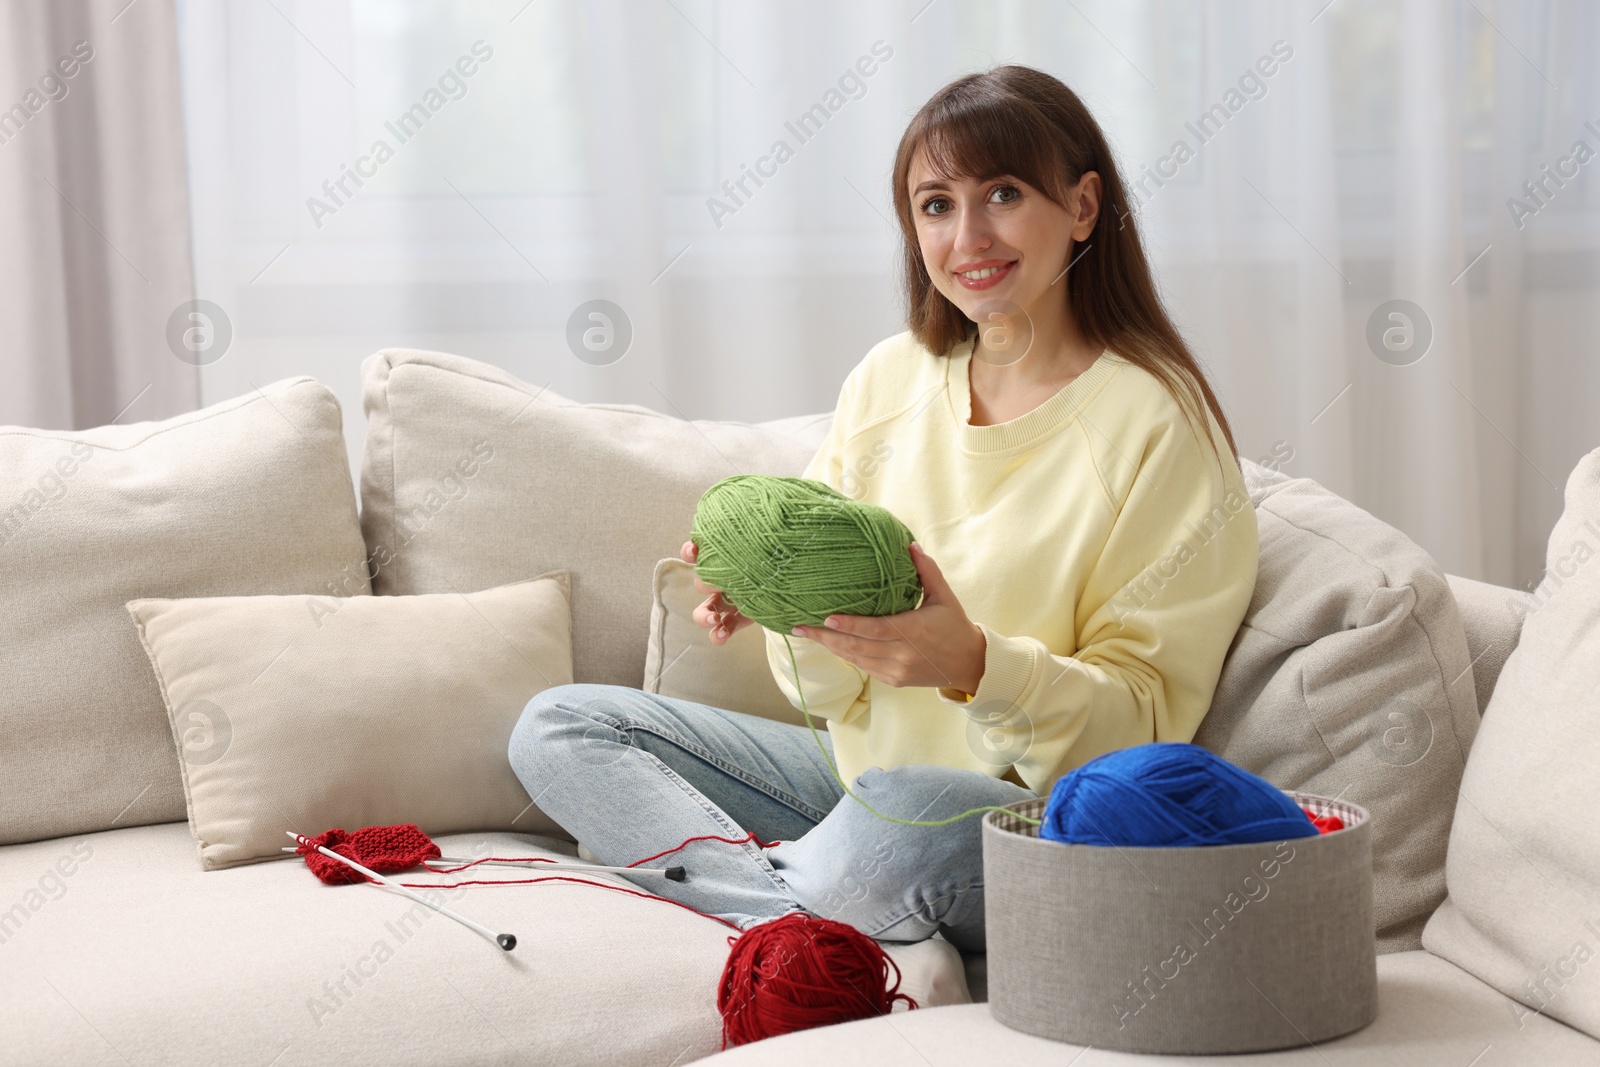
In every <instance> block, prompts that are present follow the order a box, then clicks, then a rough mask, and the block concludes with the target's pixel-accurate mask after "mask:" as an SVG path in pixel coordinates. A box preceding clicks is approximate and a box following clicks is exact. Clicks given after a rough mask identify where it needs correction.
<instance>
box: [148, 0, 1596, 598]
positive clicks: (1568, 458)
mask: <svg viewBox="0 0 1600 1067" xmlns="http://www.w3.org/2000/svg"><path fill="white" fill-rule="evenodd" d="M180 27H181V35H182V44H183V54H184V93H185V106H186V113H187V120H186V121H187V126H188V135H189V154H190V175H191V185H192V196H193V217H194V221H195V260H196V270H197V285H198V288H199V295H200V296H201V297H203V298H208V299H211V300H213V301H215V302H216V303H217V304H219V305H220V306H221V307H223V308H224V309H225V310H226V312H227V314H228V315H229V316H230V318H231V320H232V326H233V329H234V340H233V343H232V348H231V349H230V351H229V352H228V353H227V354H226V355H225V356H224V357H223V358H221V359H218V360H217V361H216V362H214V363H210V364H208V365H206V366H205V367H203V368H202V390H203V393H204V396H205V399H206V400H207V401H208V402H209V401H211V400H215V399H219V398H221V397H224V396H230V395H234V394H236V393H239V392H242V391H245V390H247V389H249V388H250V387H251V386H252V385H254V384H260V383H261V382H263V381H270V380H273V379H275V378H279V377H284V376H287V375H291V374H313V375H315V376H317V377H318V378H320V379H322V380H323V381H325V382H327V383H328V384H329V385H331V386H333V387H334V388H335V389H336V390H337V391H338V392H339V393H340V395H341V397H342V399H343V400H344V403H345V409H346V420H347V424H348V426H349V430H350V447H351V455H352V461H354V459H355V458H356V456H357V455H358V454H359V448H360V437H361V432H362V420H361V415H360V405H359V390H358V387H357V381H358V372H357V368H358V365H359V362H360V360H361V359H362V357H364V356H365V355H366V354H367V353H369V352H370V351H372V350H374V349H376V348H379V347H383V346H392V345H408V346H416V347H431V348H439V349H444V350H447V351H453V352H458V353H460V354H463V355H467V356H471V357H474V358H478V359H483V360H486V361H489V362H492V363H496V364H498V365H500V366H503V367H505V368H507V369H508V370H510V371H511V372H513V373H515V374H518V375H520V376H522V377H524V378H527V379H529V380H531V381H534V382H536V383H538V384H541V385H545V384H548V385H549V386H550V387H551V388H553V389H555V390H556V391H557V392H560V393H563V394H565V395H567V396H571V397H573V398H575V399H580V400H593V401H614V402H629V403H639V404H644V405H648V406H650V407H653V408H655V409H657V410H660V411H663V412H666V413H668V414H672V415H676V416H679V417H684V418H730V419H746V420H755V419H765V418H773V417H778V416H782V415H793V414H801V413H807V412H812V411H820V410H826V409H829V408H831V407H832V404H833V402H834V400H835V398H836V395H837V390H838V386H839V382H840V381H841V379H842V378H843V375H844V373H845V372H846V371H847V370H848V369H849V368H850V367H851V366H853V365H854V364H855V363H856V362H857V361H858V360H859V359H860V358H861V356H862V355H863V354H864V353H865V352H866V350H867V348H868V347H870V346H871V345H872V344H873V343H875V342H876V341H878V340H880V339H881V338H883V337H885V336H887V335H889V334H891V333H894V332H897V331H898V330H900V329H902V328H903V323H904V319H903V311H902V309H901V306H900V302H899V294H898V288H897V286H898V279H897V276H896V271H897V254H898V245H897V242H898V240H899V237H898V231H897V228H896V227H895V226H894V224H893V222H892V211H891V206H890V199H889V190H888V188H887V181H888V169H889V167H890V164H891V162H892V156H893V151H894V147H895V144H896V142H897V140H898V138H899V136H900V133H901V131H902V130H903V129H904V127H905V124H906V122H907V121H908V120H909V118H910V116H911V114H912V113H913V112H914V111H915V109H916V108H917V107H918V106H919V105H920V104H921V103H922V102H923V101H924V100H925V99H927V97H928V96H929V95H930V94H931V93H932V92H933V91H934V90H936V89H937V88H938V87H939V86H940V85H942V84H944V83H945V82H947V81H949V80H950V79H951V78H953V77H956V76H958V75H960V74H962V73H964V72H967V71H970V70H976V69H984V68H987V67H989V66H992V65H994V64H998V63H1004V62H1019V63H1026V64H1029V65H1032V66H1036V67H1040V68H1042V69H1044V70H1047V71H1050V72H1051V73H1053V74H1055V75H1057V76H1058V77H1060V78H1062V80H1064V81H1065V82H1066V83H1067V84H1068V85H1070V86H1072V87H1073V88H1074V89H1075V90H1076V91H1077V92H1078V93H1079V94H1080V95H1081V96H1082V97H1083V98H1084V100H1085V102H1086V103H1088V105H1089V106H1090V108H1091V109H1092V110H1093V111H1094V113H1095V114H1096V116H1097V117H1098V118H1099V119H1100V121H1101V123H1102V125H1103V126H1104V127H1105V129H1106V132H1107V134H1108V136H1109V137H1110V139H1111V141H1112V143H1113V146H1114V148H1115V149H1116V151H1117V153H1118V156H1119V162H1120V164H1121V166H1122V168H1123V171H1124V175H1125V177H1126V178H1127V179H1128V180H1129V181H1133V182H1138V183H1139V194H1138V200H1139V207H1138V211H1137V217H1138V219H1139V222H1140V224H1141V226H1142V227H1143V229H1144V233H1145V237H1146V241H1147V243H1148V245H1149V248H1150V251H1151V254H1152V257H1153V259H1154V262H1155V263H1156V266H1157V270H1158V273H1159V282H1160V284H1161V286H1162V288H1163V291H1164V293H1165V295H1166V297H1167V299H1168V302H1169V306H1170V308H1171V310H1172V311H1173V313H1174V315H1175V317H1176V318H1177V319H1178V321H1179V323H1180V325H1181V327H1182V328H1183V330H1184V332H1185V335H1186V336H1187V337H1188V338H1189V339H1190V341H1191V343H1192V344H1193V345H1194V346H1195V348H1196V350H1197V351H1198V352H1199V353H1200V355H1201V358H1202V359H1203V361H1204V362H1205V364H1206V366H1207V368H1208V370H1209V373H1210V374H1211V375H1212V378H1213V382H1214V384H1215V385H1216V387H1217V388H1218V391H1219V393H1220V395H1221V397H1222V399H1223V402H1224V404H1225V406H1226V409H1227V411H1228V413H1229V416H1230V418H1231V419H1232V421H1233V424H1234V427H1235V430H1236V433H1237V435H1238V437H1239V441H1240V447H1241V450H1242V452H1243V453H1244V454H1245V455H1247V456H1249V457H1251V458H1255V459H1258V460H1261V461H1262V462H1270V463H1273V464H1275V465H1277V466H1279V467H1281V468H1282V469H1284V470H1286V471H1287V472H1289V473H1291V474H1294V475H1301V476H1306V477H1311V478H1315V479H1317V480H1318V481H1321V482H1322V483H1324V484H1326V485H1327V486H1329V487H1330V488H1332V489H1334V490H1335V491H1337V492H1339V493H1341V494H1343V495H1345V496H1347V497H1348V498H1350V499H1352V500H1354V501H1355V502H1357V503H1358V504H1360V505H1362V506H1363V507H1365V508H1367V509H1368V510H1370V511H1372V512H1373V513H1374V514H1377V515H1379V516H1380V517H1382V518H1384V519H1386V520H1388V521H1390V522H1393V523H1394V524H1395V525H1397V526H1399V527H1400V528H1401V529H1403V530H1405V531H1406V532H1407V533H1408V534H1410V535H1411V536H1412V537H1413V538H1415V539H1416V540H1417V541H1418V542H1419V543H1421V544H1422V545H1423V546H1424V547H1425V548H1427V549H1428V550H1429V551H1430V552H1432V553H1433V554H1434V555H1435V556H1436V557H1437V558H1438V559H1439V560H1440V562H1441V563H1442V564H1443V565H1444V566H1445V568H1446V569H1447V570H1449V571H1451V572H1453V573H1457V574H1463V575H1468V576H1474V577H1481V578H1485V579H1488V580H1492V581H1497V582H1501V583H1503V584H1510V585H1531V584H1532V583H1533V582H1535V581H1536V580H1537V579H1538V578H1539V576H1540V570H1541V565H1542V556H1543V544H1544V540H1545V538H1546V537H1547V536H1548V531H1549V529H1550V527H1551V525H1552V524H1553V522H1554V519H1555V516H1556V515H1557V514H1558V513H1559V510H1560V504H1561V499H1560V489H1561V487H1562V485H1563V484H1564V480H1565V477H1566V475H1567V473H1568V471H1570V470H1571V468H1572V466H1573V464H1574V463H1575V462H1576V460H1577V458H1578V457H1579V456H1580V455H1582V454H1583V453H1584V452H1586V451H1588V450H1589V449H1592V448H1594V447H1596V446H1597V445H1600V360H1597V359H1596V321H1595V317H1596V312H1595V308H1596V305H1597V302H1596V300H1595V297H1596V296H1597V295H1600V294H1597V288H1600V226H1597V222H1600V213H1597V211H1596V198H1595V194H1594V192H1593V188H1594V178H1593V177H1592V175H1591V174H1590V173H1589V172H1590V171H1591V170H1597V169H1600V167H1591V166H1589V165H1588V157H1589V155H1593V154H1594V153H1595V152H1597V151H1600V85H1597V84H1596V80H1595V78H1596V75H1595V69H1594V68H1595V64H1594V63H1593V57H1594V55H1595V54H1597V52H1600V11H1597V10H1596V9H1594V8H1593V7H1592V6H1590V5H1587V4H1582V3H1577V2H1555V0H1551V2H1539V0H1531V2H1526V3H1509V2H1504V0H1501V2H1498V3H1497V2H1494V0H1453V2H1440V0H1401V2H1398V3H1391V2H1387V0H1334V2H1332V3H1328V2H1327V0H1307V2H1304V3H1293V4H1290V3H1274V2H1266V0H1256V2H1222V0H1207V2H1204V3H1200V4H1195V3H1191V2H1189V0H1170V2H1167V0H1136V2H1135V0H1078V2H1076V3H1072V4H1060V3H1054V2H1049V3H1047V2H1043V0H1041V2H1037V3H1028V2H1023V0H994V2H958V0H932V2H931V3H930V2H929V0H876V2H875V0H854V2H850V3H807V4H804V5H795V4H779V3H761V4H747V3H732V2H727V0H636V2H635V0H630V2H624V0H595V2H590V3H584V4H565V3H557V2H555V0H533V2H531V3H529V2H527V0H499V2H490V0H480V2H459V3H452V4H448V5H443V4H433V3H427V2H424V0H381V2H380V0H340V2H333V0H270V2H268V0H234V2H217V3H213V2H206V3H198V2H194V0H190V2H187V3H180ZM469 68H470V69H471V71H472V73H470V74H467V73H465V71H466V70H468V69H469ZM452 71H455V72H458V73H456V74H454V75H452V74H451V72H452ZM869 72H870V73H869ZM418 105H420V106H421V108H422V110H421V111H420V112H418V111H417V107H418ZM814 107H820V109H821V110H820V111H816V110H813V108H814ZM408 114H409V115H411V116H412V122H411V125H409V126H408V125H405V124H403V123H400V124H399V125H396V124H397V123H398V122H399V120H401V119H402V117H403V116H406V115H408ZM807 114H810V115H812V116H813V117H812V120H811V125H809V126H806V125H802V124H801V121H800V120H801V117H802V116H804V115H807ZM817 116H821V117H820V118H819V117H817ZM1586 123H1588V125H1586ZM400 135H405V136H404V137H402V136H400ZM380 141H381V142H384V143H385V144H386V145H387V147H388V148H389V149H390V154H389V155H387V156H384V157H383V158H382V159H381V160H379V159H377V158H375V156H374V151H375V149H376V148H377V144H378V142H380ZM780 141H781V142H785V144H786V147H787V151H786V152H782V151H777V142H780ZM1179 142H1183V143H1184V145H1185V146H1186V148H1187V151H1186V152H1178V151H1176V148H1177V145H1178V143H1179ZM1578 142H1583V143H1584V144H1585V145H1586V146H1587V148H1586V150H1585V151H1579V150H1578V149H1577V143H1578ZM1579 156H1582V159H1581V160H1580V159H1578V157H1579ZM363 159H365V160H366V162H362V160H363ZM1546 165H1548V167H1549V168H1550V169H1549V170H1546V169H1544V168H1545V167H1546ZM350 171H359V172H360V176H361V183H360V184H359V186H358V185H357V184H356V183H355V181H354V179H353V178H351V177H348V176H347V175H348V173H349V172H350ZM752 171H753V172H755V177H752V176H751V174H752ZM758 178H759V180H757V179H758ZM1524 183H1532V184H1531V185H1530V186H1528V187H1525V186H1524ZM730 190H731V191H730ZM314 201H315V202H314ZM1519 202H1520V205H1521V206H1519ZM319 204H320V206H319ZM602 299H603V300H608V301H611V302H612V303H613V304H615V305H617V306H618V307H620V308H621V310H622V313H623V315H625V317H626V324H627V327H628V328H629V330H630V331H631V342H630V343H629V347H628V348H627V351H626V353H625V355H622V356H621V357H620V358H616V351H617V350H616V348H615V347H613V349H612V350H610V351H609V352H606V353H601V354H599V355H596V354H595V353H593V352H588V351H585V350H583V348H582V346H581V345H578V346H574V345H573V344H570V343H569V327H570V328H572V329H574V330H576V333H575V334H573V335H574V336H577V335H579V334H581V333H582V330H583V329H584V328H586V327H589V326H591V325H592V324H594V323H598V322H601V321H602V320H592V319H589V318H588V317H587V309H584V308H583V307H582V306H583V305H585V304H586V303H587V302H589V301H593V300H602ZM1395 302H1403V303H1395ZM1394 316H1398V317H1394ZM574 323H576V325H575V326H574ZM612 325H613V326H614V327H617V326H618V325H619V323H615V322H614V323H613V324H612ZM617 336H619V335H617V334H613V339H614V340H615V338H616V337H617ZM1385 337H1387V339H1388V340H1387V342H1385ZM1424 338H1427V341H1426V347H1425V348H1424V343H1423V339H1424Z"/></svg>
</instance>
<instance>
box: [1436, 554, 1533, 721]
mask: <svg viewBox="0 0 1600 1067" xmlns="http://www.w3.org/2000/svg"><path fill="white" fill-rule="evenodd" d="M1445 577H1446V578H1447V579H1449V582H1450V592H1452V593H1453V594H1455V598H1456V607H1457V608H1459V609H1460V611H1461V624H1462V626H1464V627H1465V628H1466V631H1467V651H1468V652H1470V653H1471V654H1472V679H1473V683H1474V685H1476V687H1477V690H1478V714H1480V715H1482V714H1483V711H1484V709H1485V708H1487V707H1488V706H1489V695H1490V694H1491V693H1493V692H1494V686H1495V682H1497V681H1499V679H1500V668H1501V667H1503V666H1505V662H1506V657H1507V656H1509V655H1511V650H1512V649H1514V648H1516V647H1517V638H1518V637H1520V636H1521V634H1522V620H1523V619H1524V618H1526V617H1527V614H1528V612H1529V611H1530V610H1532V608H1533V603H1534V601H1533V594H1532V593H1527V592H1524V591H1522V590H1520V589H1511V588H1509V587H1507V586H1503V585H1491V584H1490V583H1488V582H1480V581H1477V580H1476V579H1474V578H1462V577H1459V576H1457V575H1454V574H1447V575H1445Z"/></svg>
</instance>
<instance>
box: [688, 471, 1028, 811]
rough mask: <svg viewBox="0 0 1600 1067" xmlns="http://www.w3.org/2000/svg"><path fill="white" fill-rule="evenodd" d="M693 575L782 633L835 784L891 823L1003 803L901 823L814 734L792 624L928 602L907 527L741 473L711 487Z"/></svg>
mask: <svg viewBox="0 0 1600 1067" xmlns="http://www.w3.org/2000/svg"><path fill="white" fill-rule="evenodd" d="M690 537H691V539H692V540H693V541H694V543H695V573H696V574H698V575H699V577H700V580H701V581H703V582H705V583H706V584H707V585H709V586H711V587H712V588H714V589H720V590H722V595H723V599H724V600H726V601H727V602H728V603H729V604H731V605H733V606H734V607H735V608H737V609H739V612H740V614H742V615H744V616H745V617H746V618H748V619H750V620H752V621H753V622H755V623H757V624H759V625H761V626H763V627H765V628H767V629H769V630H772V631H775V632H776V633H778V634H781V635H782V636H783V643H784V645H785V647H786V648H788V650H789V662H790V664H791V665H792V666H793V667H794V679H795V690H796V692H797V693H798V694H799V696H800V712H801V714H802V715H804V716H805V720H806V726H808V727H809V728H810V729H811V735H812V737H814V738H816V742H817V748H818V749H820V750H821V751H822V758H823V760H824V761H825V762H826V763H827V764H828V767H829V769H830V770H832V771H833V777H834V779H835V780H836V781H837V782H838V783H839V787H840V788H841V789H842V790H844V793H845V795H846V796H849V797H850V798H852V799H853V800H855V801H856V802H857V803H859V804H860V805H861V806H862V807H864V808H866V809H867V810H868V811H869V812H871V813H872V814H873V815H876V816H877V817H878V818H880V819H883V820H884V821H885V822H896V823H902V824H904V825H906V826H946V825H949V824H950V823H953V822H958V821H960V820H961V819H965V818H967V817H968V816H971V815H981V814H982V813H984V812H986V811H1005V812H1008V813H1009V814H1011V815H1012V816H1013V817H1015V818H1017V819H1020V820H1022V821H1023V822H1026V823H1031V824H1032V825H1035V826H1037V825H1039V824H1040V823H1041V822H1042V820H1040V819H1034V818H1030V817H1028V816H1025V815H1022V814H1020V813H1018V812H1015V811H1012V810H1011V809H1009V808H1005V807H1002V806H999V805H989V806H986V807H981V808H972V809H971V810H969V811H964V812H961V813H960V814H959V815H952V816H950V817H949V818H948V819H899V818H895V817H894V816H892V815H885V814H883V813H882V812H880V811H878V810H877V809H875V808H873V807H872V805H870V804H868V803H867V802H866V801H864V800H862V799H861V798H860V797H858V796H856V795H855V793H853V792H851V791H850V787H849V786H848V785H846V784H845V780H844V777H843V776H842V775H840V773H839V767H838V765H837V764H836V763H834V762H833V757H831V756H830V755H829V754H828V749H827V746H825V745H823V743H822V735H821V734H820V733H818V732H817V727H816V723H814V722H813V721H812V719H811V711H810V709H809V708H807V707H806V697H805V693H804V692H802V691H801V690H800V666H799V664H798V663H797V662H796V661H795V656H794V646H793V645H792V644H790V642H789V635H790V634H791V633H792V632H793V631H794V628H795V627H796V626H821V625H822V621H823V620H824V619H825V618H827V617H828V616H829V615H834V614H839V615H897V614H899V613H900V612H903V611H911V610H912V609H914V608H915V607H916V606H917V605H918V603H919V602H920V601H921V599H922V579H921V577H920V576H918V574H917V566H916V564H915V563H914V562H912V559H911V552H910V546H911V542H912V540H913V538H912V535H911V531H910V530H909V529H907V528H906V525H905V524H904V523H903V522H901V521H900V520H899V519H897V518H895V516H894V514H893V513H892V512H890V511H889V510H888V509H887V508H882V507H879V506H878V505H876V504H866V503H861V502H859V501H855V500H851V499H850V498H849V497H847V496H845V495H844V494H843V493H841V492H839V491H838V490H837V489H834V488H833V487H832V486H830V485H827V484H825V483H823V482H818V481H813V480H811V479H807V478H780V477H775V476H771V475H763V474H736V475H734V476H733V477H731V478H724V479H723V480H722V481H720V482H718V483H716V484H715V485H713V486H712V487H711V488H710V489H707V490H706V491H705V494H704V495H703V496H701V498H700V505H699V507H698V508H697V510H696V512H695V517H694V526H693V529H692V531H691V533H690Z"/></svg>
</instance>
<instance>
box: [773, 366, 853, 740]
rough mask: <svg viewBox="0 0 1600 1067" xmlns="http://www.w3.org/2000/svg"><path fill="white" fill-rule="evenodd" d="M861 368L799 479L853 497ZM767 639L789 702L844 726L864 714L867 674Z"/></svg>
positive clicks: (803, 647) (804, 644)
mask: <svg viewBox="0 0 1600 1067" xmlns="http://www.w3.org/2000/svg"><path fill="white" fill-rule="evenodd" d="M860 376H861V368H860V367H859V366H858V367H857V368H856V369H855V370H853V371H851V373H850V374H849V375H848V376H846V378H845V381H844V385H843V386H842V387H841V388H840V390H839V403H838V405H837V406H836V407H835V409H834V413H833V424H832V426H830V427H829V429H828V436H827V439H826V440H824V441H823V443H822V447H821V448H819V449H818V450H817V454H816V455H815V456H813V457H811V462H810V463H809V464H807V466H806V469H805V471H804V472H802V473H801V477H802V478H811V479H814V480H816V481H819V482H824V483H826V484H827V485H830V486H832V487H833V488H835V489H837V490H839V491H840V492H841V493H845V495H847V496H849V495H851V494H850V493H849V492H848V491H846V490H845V488H844V451H845V442H846V441H848V440H849V439H850V434H851V427H852V426H853V425H855V421H856V419H855V415H856V411H855V405H856V399H857V392H858V383H859V379H860ZM763 633H764V634H765V636H766V639H767V665H768V666H769V667H771V668H772V676H773V679H774V680H775V681H776V682H777V683H778V688H779V689H781V690H782V691H783V695H784V696H786V697H788V698H789V703H791V704H793V705H794V706H795V707H796V708H799V707H800V706H801V699H800V698H801V696H802V693H803V695H804V697H805V710H807V711H809V712H810V713H811V715H812V716H813V717H814V718H820V719H831V720H833V721H835V722H840V723H846V722H849V721H851V720H852V719H854V718H856V717H857V716H859V715H862V714H863V713H865V712H866V710H867V707H868V706H869V700H870V688H869V686H868V684H867V683H868V681H869V677H868V675H867V673H866V672H865V671H863V670H862V669H861V668H859V667H857V666H856V665H855V664H853V663H851V662H849V661H848V660H843V659H840V658H839V657H838V656H836V655H834V654H833V653H832V652H830V651H829V650H828V649H827V648H826V647H825V646H823V645H822V644H821V643H819V642H817V641H813V640H811V639H810V638H806V637H796V636H795V635H794V634H789V635H787V636H788V641H789V645H788V646H786V645H785V644H784V635H782V634H778V633H775V632H774V631H772V630H763ZM789 646H793V648H794V662H793V663H791V662H790V659H789ZM796 664H798V665H799V668H800V681H799V687H798V688H797V687H796V684H795V665H796Z"/></svg>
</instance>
